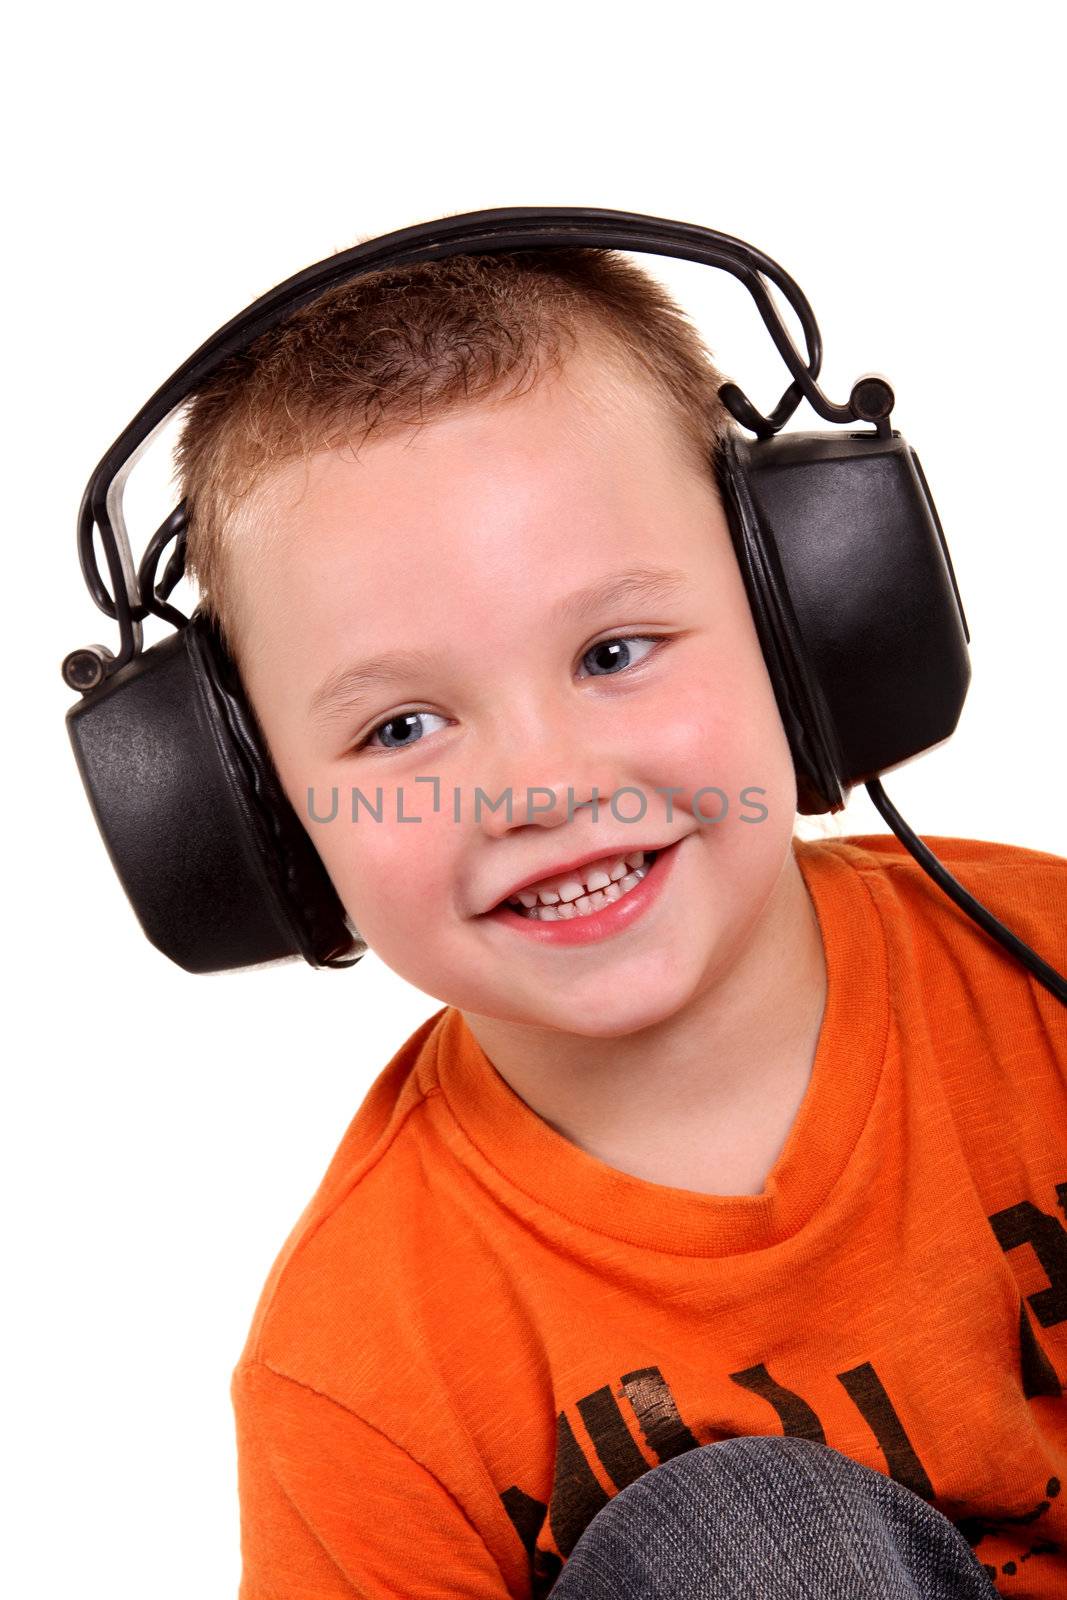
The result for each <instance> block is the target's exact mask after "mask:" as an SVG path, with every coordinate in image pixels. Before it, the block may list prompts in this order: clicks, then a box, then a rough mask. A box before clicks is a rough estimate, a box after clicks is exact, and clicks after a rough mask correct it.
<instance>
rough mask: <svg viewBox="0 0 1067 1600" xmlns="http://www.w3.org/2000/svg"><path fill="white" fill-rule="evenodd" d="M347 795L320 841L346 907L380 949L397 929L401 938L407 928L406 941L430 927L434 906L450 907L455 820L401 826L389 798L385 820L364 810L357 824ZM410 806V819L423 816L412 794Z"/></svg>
mask: <svg viewBox="0 0 1067 1600" xmlns="http://www.w3.org/2000/svg"><path fill="white" fill-rule="evenodd" d="M347 792H348V791H346V790H342V797H341V807H340V810H339V813H338V818H337V821H336V822H335V823H334V824H332V825H330V826H329V827H325V828H321V829H319V830H318V831H317V833H316V834H314V835H313V836H312V837H313V839H314V843H315V845H316V848H317V849H318V852H319V855H320V856H321V857H322V861H323V864H324V866H325V867H326V870H327V872H328V873H329V875H330V878H331V880H332V882H333V885H334V888H335V889H336V890H337V892H338V894H339V895H340V897H341V900H342V901H343V902H344V905H345V909H346V910H347V911H348V913H349V915H350V916H351V917H352V918H353V920H354V921H355V923H356V926H357V927H358V928H359V930H360V932H361V933H362V934H363V936H364V938H366V939H367V940H368V942H369V943H370V944H371V945H372V946H374V945H378V944H380V943H381V942H382V940H381V937H380V935H385V937H386V938H387V937H388V936H389V931H390V930H392V932H393V935H394V936H395V930H397V929H398V928H399V929H401V930H403V932H404V936H405V937H406V936H407V935H408V933H409V931H410V928H411V927H412V926H417V927H419V928H420V929H424V927H425V919H426V908H427V906H429V905H436V906H443V905H444V904H445V902H446V901H447V899H448V897H449V896H450V894H451V893H452V892H453V890H454V887H455V867H454V864H453V861H452V849H453V847H454V843H453V839H452V838H451V837H450V831H449V828H448V826H447V823H448V820H449V819H448V818H447V817H446V816H442V815H438V816H436V817H434V816H432V815H428V816H423V817H422V818H421V820H418V821H412V822H398V821H397V820H396V814H395V812H396V807H395V805H392V804H391V802H392V800H393V796H392V794H391V793H389V792H387V793H386V795H385V796H384V798H383V804H382V820H381V822H378V821H376V820H375V819H374V817H373V816H372V815H370V814H369V812H368V811H367V810H366V808H364V807H361V808H359V811H358V816H359V820H358V822H352V821H351V820H350V817H351V805H350V804H349V807H348V811H347V813H346V811H345V799H346V796H347ZM366 792H367V791H366V789H364V793H366ZM371 797H372V798H373V790H372V791H371ZM405 800H406V801H407V803H406V804H405V805H404V806H403V814H404V815H405V816H417V815H418V813H417V811H416V808H415V806H414V805H412V803H411V801H410V800H409V799H408V795H407V791H405ZM442 823H444V824H445V826H442ZM455 834H456V829H454V828H453V829H451V835H455Z"/></svg>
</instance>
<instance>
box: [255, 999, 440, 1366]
mask: <svg viewBox="0 0 1067 1600" xmlns="http://www.w3.org/2000/svg"><path fill="white" fill-rule="evenodd" d="M446 1010H447V1008H444V1009H442V1010H441V1011H438V1012H437V1013H435V1014H434V1015H433V1016H432V1017H429V1018H428V1019H427V1020H426V1021H425V1022H424V1023H423V1024H421V1026H420V1027H419V1028H418V1029H416V1031H415V1032H414V1033H413V1034H412V1035H411V1037H410V1038H409V1039H408V1040H406V1042H405V1043H404V1044H403V1045H402V1046H401V1048H400V1049H399V1050H398V1051H397V1053H396V1054H395V1055H394V1056H393V1058H392V1060H391V1061H390V1062H389V1063H388V1065H387V1066H386V1067H385V1068H384V1069H383V1070H382V1072H381V1073H380V1074H379V1075H378V1077H377V1078H376V1079H375V1080H374V1082H373V1084H372V1085H371V1087H370V1089H369V1091H368V1092H367V1094H366V1096H365V1097H364V1099H363V1102H362V1104H361V1105H360V1107H359V1110H358V1111H357V1113H356V1115H355V1117H354V1118H353V1120H352V1122H351V1123H350V1124H349V1126H348V1128H347V1130H346V1131H345V1134H344V1136H343V1138H342V1140H341V1143H340V1144H339V1146H338V1147H337V1150H336V1152H335V1153H334V1155H333V1157H332V1159H331V1161H330V1163H329V1166H328V1167H327V1169H326V1172H325V1174H324V1175H323V1177H322V1179H321V1181H320V1183H319V1185H318V1187H317V1189H316V1190H315V1192H314V1194H313V1195H312V1197H311V1199H310V1200H309V1201H308V1204H307V1205H306V1206H305V1208H304V1210H303V1212H302V1213H301V1214H300V1216H299V1218H298V1219H297V1221H296V1223H295V1224H294V1226H293V1228H292V1229H291V1231H290V1233H289V1236H288V1238H287V1239H286V1240H285V1242H284V1244H283V1246H282V1248H281V1250H280V1251H279V1253H278V1255H277V1257H276V1259H275V1261H274V1264H273V1266H272V1267H271V1270H270V1273H269V1275H268V1277H267V1280H266V1283H265V1284H264V1286H263V1290H262V1292H261V1294H260V1297H259V1301H258V1304H257V1306H256V1309H255V1314H254V1316H253V1319H252V1325H251V1328H250V1330H249V1333H248V1338H247V1341H246V1344H245V1348H244V1352H243V1356H242V1360H243V1361H248V1360H253V1359H266V1358H267V1356H268V1355H269V1354H271V1353H273V1355H274V1356H277V1357H279V1358H280V1364H281V1365H282V1366H283V1367H284V1366H285V1365H286V1362H285V1359H284V1355H283V1351H284V1350H285V1349H286V1348H287V1347H289V1346H293V1347H299V1346H300V1345H301V1344H303V1343H305V1342H306V1341H307V1338H308V1336H309V1335H312V1336H313V1328H314V1327H315V1326H316V1325H317V1326H319V1327H321V1326H322V1324H323V1323H324V1322H326V1321H328V1320H331V1318H332V1309H331V1308H332V1307H333V1306H334V1304H335V1303H339V1302H340V1301H341V1300H342V1299H343V1298H344V1296H345V1295H346V1294H348V1295H349V1296H351V1295H355V1296H356V1297H357V1299H358V1296H359V1295H360V1294H362V1293H364V1292H365V1291H366V1285H367V1282H368V1280H369V1279H372V1278H373V1277H374V1275H375V1274H376V1273H377V1272H378V1271H379V1269H380V1265H381V1257H380V1241H381V1240H382V1238H383V1237H388V1235H389V1232H390V1230H392V1229H394V1228H396V1227H397V1226H398V1224H399V1221H400V1218H401V1217H402V1214H403V1200H402V1196H403V1195H404V1194H406V1193H408V1192H409V1190H410V1185H411V1183H412V1181H418V1179H417V1175H418V1173H419V1172H420V1170H421V1162H420V1156H419V1154H418V1152H417V1151H416V1150H415V1149H414V1148H413V1146H414V1145H416V1144H417V1142H418V1132H417V1130H418V1125H419V1119H420V1113H421V1111H422V1109H423V1107H424V1106H425V1104H426V1102H427V1100H428V1098H430V1097H431V1096H432V1095H433V1094H434V1093H435V1092H436V1078H435V1046H436V1039H437V1033H438V1029H439V1025H440V1023H441V1020H442V1018H443V1017H444V1015H445V1012H446Z"/></svg>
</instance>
